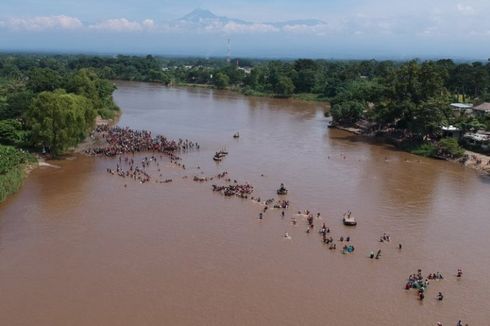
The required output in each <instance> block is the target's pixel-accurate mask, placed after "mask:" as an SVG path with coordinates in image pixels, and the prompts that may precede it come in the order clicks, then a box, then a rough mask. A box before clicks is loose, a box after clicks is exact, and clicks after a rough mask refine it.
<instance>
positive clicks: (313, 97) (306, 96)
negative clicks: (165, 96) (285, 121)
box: [157, 82, 329, 103]
mask: <svg viewBox="0 0 490 326" xmlns="http://www.w3.org/2000/svg"><path fill="white" fill-rule="evenodd" d="M157 83H158V82H157ZM159 84H160V83H159ZM168 86H169V87H190V88H204V89H216V90H225V91H229V92H234V93H237V94H241V95H244V96H253V97H267V98H284V99H293V100H298V101H305V102H320V103H328V102H329V100H328V98H326V97H322V96H320V95H319V94H314V93H294V94H291V96H288V97H283V96H278V95H276V94H274V93H268V92H259V91H255V90H251V89H246V88H241V87H226V88H224V89H219V88H217V87H216V86H214V85H210V84H193V83H175V84H169V85H168Z"/></svg>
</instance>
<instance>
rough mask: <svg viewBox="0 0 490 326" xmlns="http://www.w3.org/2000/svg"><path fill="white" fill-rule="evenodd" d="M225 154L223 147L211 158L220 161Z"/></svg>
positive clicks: (226, 153)
mask: <svg viewBox="0 0 490 326" xmlns="http://www.w3.org/2000/svg"><path fill="white" fill-rule="evenodd" d="M226 155H228V152H227V151H226V150H224V149H221V150H220V151H218V152H216V153H215V154H214V156H213V160H215V161H216V162H221V161H222V160H223V159H224V158H225V157H226Z"/></svg>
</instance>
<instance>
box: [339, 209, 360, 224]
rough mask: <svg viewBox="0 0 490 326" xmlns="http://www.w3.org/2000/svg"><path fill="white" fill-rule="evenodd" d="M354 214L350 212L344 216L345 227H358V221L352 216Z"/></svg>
mask: <svg viewBox="0 0 490 326" xmlns="http://www.w3.org/2000/svg"><path fill="white" fill-rule="evenodd" d="M351 214H352V212H351V211H348V212H347V213H345V214H344V216H343V218H342V222H344V225H347V226H355V225H357V221H356V219H355V218H354V217H352V216H351Z"/></svg>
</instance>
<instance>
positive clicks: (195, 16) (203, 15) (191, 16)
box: [177, 8, 325, 28]
mask: <svg viewBox="0 0 490 326" xmlns="http://www.w3.org/2000/svg"><path fill="white" fill-rule="evenodd" d="M177 22H184V23H192V24H199V25H207V24H212V23H221V24H228V23H236V24H243V25H252V24H257V23H258V22H249V21H245V20H241V19H236V18H230V17H226V16H218V15H215V14H214V13H213V12H211V11H209V10H207V9H201V8H199V9H195V10H193V11H191V12H190V13H188V14H187V15H185V16H183V17H181V18H179V19H177ZM261 24H265V25H270V26H274V27H277V28H282V27H285V26H295V25H304V26H317V25H325V22H323V21H321V20H318V19H297V20H288V21H282V22H274V23H272V22H269V23H261Z"/></svg>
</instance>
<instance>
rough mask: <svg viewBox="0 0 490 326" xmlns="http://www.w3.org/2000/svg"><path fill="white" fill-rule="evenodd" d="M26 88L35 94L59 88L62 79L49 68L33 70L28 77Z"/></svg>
mask: <svg viewBox="0 0 490 326" xmlns="http://www.w3.org/2000/svg"><path fill="white" fill-rule="evenodd" d="M28 78H29V79H28V81H27V87H28V88H29V89H30V90H32V91H33V92H35V93H39V92H43V91H54V90H55V89H58V88H61V87H62V84H63V78H62V77H61V75H60V74H59V73H58V72H57V71H55V70H53V69H50V68H33V69H32V70H31V71H30V72H29V75H28Z"/></svg>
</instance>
